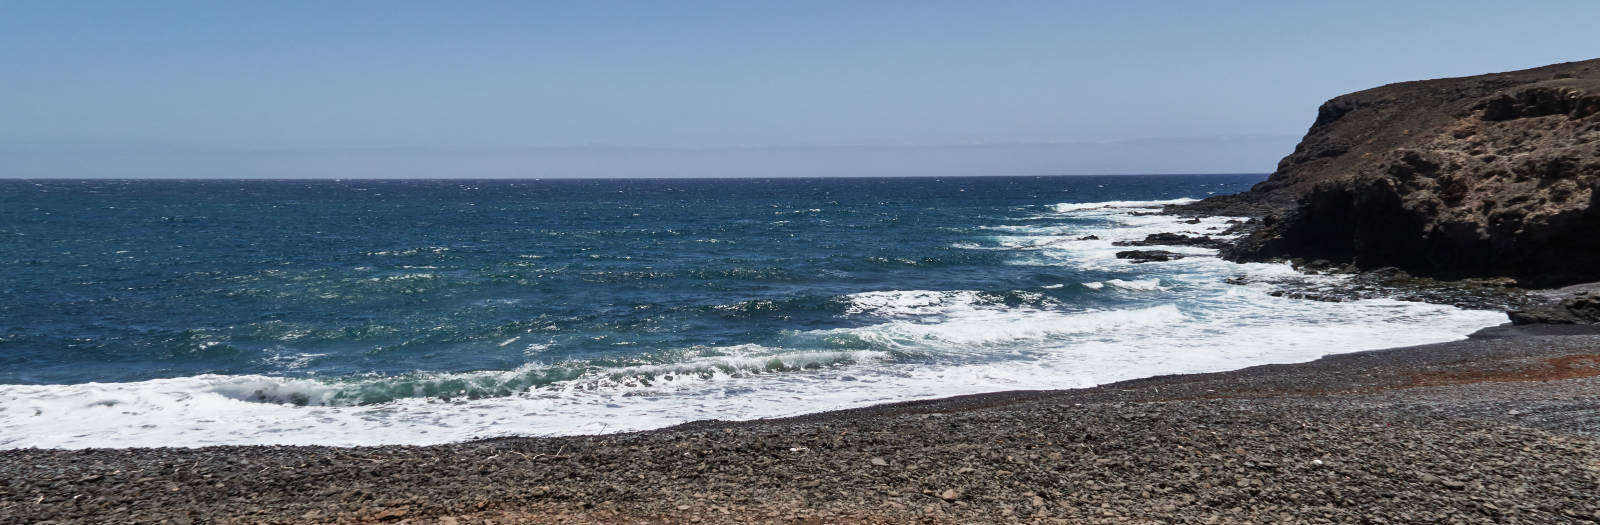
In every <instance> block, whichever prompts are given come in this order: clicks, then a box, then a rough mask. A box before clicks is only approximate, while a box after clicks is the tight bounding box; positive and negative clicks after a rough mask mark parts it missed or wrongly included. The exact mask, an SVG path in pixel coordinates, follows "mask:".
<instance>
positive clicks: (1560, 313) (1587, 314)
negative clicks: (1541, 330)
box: [1506, 294, 1600, 325]
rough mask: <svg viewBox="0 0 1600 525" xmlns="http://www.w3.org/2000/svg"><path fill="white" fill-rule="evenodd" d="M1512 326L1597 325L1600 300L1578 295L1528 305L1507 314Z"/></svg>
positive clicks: (1599, 314)
mask: <svg viewBox="0 0 1600 525" xmlns="http://www.w3.org/2000/svg"><path fill="white" fill-rule="evenodd" d="M1506 315H1507V316H1509V317H1510V318H1511V324H1517V325H1527V324H1597V323H1600V298H1596V297H1593V296H1589V295H1587V294H1585V295H1577V296H1574V297H1569V298H1566V299H1562V300H1560V301H1558V302H1552V303H1546V304H1534V305H1528V306H1525V307H1523V308H1520V309H1516V310H1512V311H1509V312H1506Z"/></svg>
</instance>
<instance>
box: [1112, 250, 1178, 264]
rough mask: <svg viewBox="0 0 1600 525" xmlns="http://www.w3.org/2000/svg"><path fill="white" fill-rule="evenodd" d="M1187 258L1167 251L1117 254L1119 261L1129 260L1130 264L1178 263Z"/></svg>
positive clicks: (1138, 251) (1132, 251)
mask: <svg viewBox="0 0 1600 525" xmlns="http://www.w3.org/2000/svg"><path fill="white" fill-rule="evenodd" d="M1184 257H1186V256H1185V255H1184V254H1181V253H1177V252H1170V251H1167V250H1128V251H1122V252H1117V258H1118V259H1127V260H1128V262H1131V263H1134V264H1139V263H1148V262H1167V261H1176V260H1178V259H1182V258H1184Z"/></svg>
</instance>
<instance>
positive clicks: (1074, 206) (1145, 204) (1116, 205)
mask: <svg viewBox="0 0 1600 525" xmlns="http://www.w3.org/2000/svg"><path fill="white" fill-rule="evenodd" d="M1198 200H1200V199H1193V198H1189V197H1183V198H1177V199H1167V200H1155V201H1103V202H1063V203H1060V204H1056V205H1054V206H1053V208H1054V209H1055V211H1056V212H1057V213H1067V212H1073V211H1082V210H1099V209H1127V208H1159V207H1162V206H1166V205H1169V204H1188V203H1191V202H1195V201H1198Z"/></svg>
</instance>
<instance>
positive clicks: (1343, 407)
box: [0, 326, 1600, 523]
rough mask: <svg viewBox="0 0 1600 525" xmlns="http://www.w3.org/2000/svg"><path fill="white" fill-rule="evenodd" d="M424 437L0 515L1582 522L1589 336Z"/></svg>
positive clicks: (132, 457) (13, 492)
mask: <svg viewBox="0 0 1600 525" xmlns="http://www.w3.org/2000/svg"><path fill="white" fill-rule="evenodd" d="M1592 332H1593V331H1592V330H1590V329H1588V328H1586V327H1550V326H1546V327H1515V328H1513V327H1502V328H1496V329H1488V330H1485V331H1483V332H1480V334H1477V335H1476V336H1475V337H1473V338H1471V339H1468V340H1465V341H1458V342H1451V343H1442V344H1433V345H1424V346H1417V347H1408V348H1399V349H1392V350H1380V351H1370V352H1361V353H1351V354H1339V355H1332V356H1328V357H1324V358H1322V359H1318V360H1316V361H1311V362H1307V363H1301V364H1289V365H1267V366H1257V367H1251V368H1246V369H1242V370H1237V371H1233V372H1223V373H1214V374H1196V375H1176V376H1162V377H1154V378H1148V379H1140V380H1133V381H1125V382H1120V383H1113V384H1108V385H1103V386H1099V387H1095V388H1088V389H1076V390H1061V391H1015V392H1001V393H993V394H981V395H972V396H962V397H954V398H947V399H939V400H932V401H919V402H910V403H901V404H892V405H884V406H876V407H870V408H864V409H855V410H846V411H838V412H829V413H821V414H814V415H807V416H801V417H795V418H787V419H775V420H758V421H747V422H723V421H703V422H696V423H690V424H686V425H679V426H676V427H671V428H666V429H660V430H653V431H645V432H635V433H625V434H611V435H596V436H576V437H559V438H500V439H489V440H482V441H473V442H466V443H459V444H450V445H438V446H423V447H415V446H383V447H359V448H335V447H317V446H271V447H268V446H257V447H249V446H246V447H208V448H130V449H86V450H43V449H23V450H7V451H3V452H0V476H3V479H4V482H3V484H0V521H4V522H8V523H27V522H50V521H54V522H58V523H78V522H139V523H163V522H164V523H201V522H240V523H747V522H770V523H907V522H924V523H1012V522H1023V523H1032V522H1037V523H1262V522H1275V523H1356V522H1362V523H1467V522H1480V523H1583V522H1592V521H1600V499H1597V498H1595V494H1600V410H1597V407H1600V335H1593V333H1592Z"/></svg>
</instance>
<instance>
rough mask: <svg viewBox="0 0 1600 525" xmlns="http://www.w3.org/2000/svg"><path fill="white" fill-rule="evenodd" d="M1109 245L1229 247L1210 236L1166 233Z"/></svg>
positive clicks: (1222, 241)
mask: <svg viewBox="0 0 1600 525" xmlns="http://www.w3.org/2000/svg"><path fill="white" fill-rule="evenodd" d="M1111 244H1112V245H1113V246H1198V247H1201V248H1212V249H1221V248H1226V247H1228V246H1229V243H1228V242H1227V241H1224V240H1222V239H1215V238H1212V237H1211V236H1210V235H1200V236H1190V235H1184V234H1181V233H1167V232H1163V233H1152V234H1150V235H1146V236H1145V237H1144V240H1142V241H1116V242H1113V243H1111Z"/></svg>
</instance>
